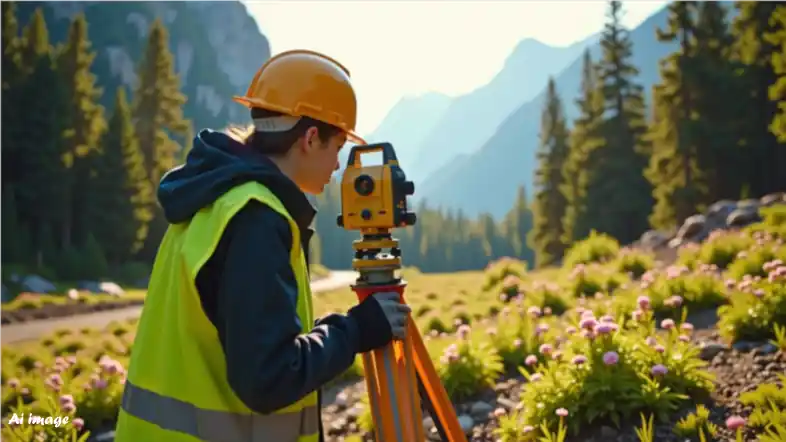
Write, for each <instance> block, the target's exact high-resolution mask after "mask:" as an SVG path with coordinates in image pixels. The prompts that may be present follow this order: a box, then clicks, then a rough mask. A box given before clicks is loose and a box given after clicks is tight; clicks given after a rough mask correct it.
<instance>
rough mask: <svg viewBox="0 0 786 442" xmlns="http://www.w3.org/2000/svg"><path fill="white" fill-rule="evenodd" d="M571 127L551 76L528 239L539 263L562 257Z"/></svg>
mask: <svg viewBox="0 0 786 442" xmlns="http://www.w3.org/2000/svg"><path fill="white" fill-rule="evenodd" d="M568 137H569V133H568V129H567V123H566V121H565V114H564V110H563V108H562V102H561V100H560V97H559V94H558V93H557V88H556V85H555V84H554V79H553V78H549V83H548V87H547V90H546V101H545V105H544V109H543V113H542V115H541V130H540V146H539V148H538V153H537V157H538V169H537V171H536V172H535V185H536V186H537V188H538V189H537V193H536V194H535V205H534V210H533V228H532V231H531V232H530V233H529V238H528V242H529V244H530V246H531V247H532V249H533V250H534V251H535V266H536V267H542V266H546V265H551V264H554V263H555V262H556V261H557V260H559V259H560V258H561V257H562V254H563V252H564V251H565V244H564V242H563V241H562V238H563V232H562V218H563V216H564V215H565V209H566V205H567V200H566V198H565V195H564V194H563V193H562V190H561V188H562V187H563V176H562V169H563V167H564V165H565V161H566V160H567V156H568Z"/></svg>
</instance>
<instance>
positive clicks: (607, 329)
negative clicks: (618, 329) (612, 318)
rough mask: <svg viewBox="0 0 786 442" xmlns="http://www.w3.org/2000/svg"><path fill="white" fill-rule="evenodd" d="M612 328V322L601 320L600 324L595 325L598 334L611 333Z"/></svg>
mask: <svg viewBox="0 0 786 442" xmlns="http://www.w3.org/2000/svg"><path fill="white" fill-rule="evenodd" d="M612 328H613V327H612V324H608V323H603V322H601V323H600V324H598V325H597V327H595V333H597V334H599V335H605V334H608V333H611V330H612Z"/></svg>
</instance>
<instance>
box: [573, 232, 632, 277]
mask: <svg viewBox="0 0 786 442" xmlns="http://www.w3.org/2000/svg"><path fill="white" fill-rule="evenodd" d="M619 251H620V244H619V242H618V241H617V240H616V239H615V238H614V237H612V236H609V235H607V234H605V233H598V232H596V231H594V230H593V231H591V232H590V234H589V236H588V237H587V238H584V239H582V240H580V241H577V242H575V243H574V244H573V245H572V246H571V247H570V249H568V251H567V252H566V253H565V259H564V261H563V265H564V267H565V268H568V269H572V268H574V267H576V266H577V265H579V264H590V263H603V262H607V261H610V260H611V259H613V258H614V257H616V256H617V254H618V253H619Z"/></svg>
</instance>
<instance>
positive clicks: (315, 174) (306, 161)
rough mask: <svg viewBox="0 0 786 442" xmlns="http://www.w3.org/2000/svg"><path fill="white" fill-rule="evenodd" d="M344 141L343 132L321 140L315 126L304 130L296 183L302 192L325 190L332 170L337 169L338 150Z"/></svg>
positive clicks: (317, 193) (315, 192)
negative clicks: (325, 140)
mask: <svg viewBox="0 0 786 442" xmlns="http://www.w3.org/2000/svg"><path fill="white" fill-rule="evenodd" d="M346 141H347V136H346V134H343V133H341V134H338V135H335V136H333V137H331V138H330V139H329V140H327V142H323V141H322V140H321V139H320V138H319V133H318V130H317V128H316V127H311V128H309V129H308V130H307V131H306V134H305V136H304V137H303V139H302V143H303V144H302V145H301V148H302V153H303V155H302V156H301V159H300V161H298V163H299V165H298V166H299V167H298V169H299V172H300V173H299V174H298V175H299V179H298V181H299V183H298V185H299V186H300V188H301V190H303V192H306V193H310V194H312V195H319V194H320V193H322V192H323V191H324V190H325V186H326V185H327V184H328V183H329V182H330V178H331V176H332V175H333V172H335V171H336V170H338V169H339V163H338V152H339V151H340V150H341V147H342V146H344V143H346Z"/></svg>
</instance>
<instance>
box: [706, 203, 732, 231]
mask: <svg viewBox="0 0 786 442" xmlns="http://www.w3.org/2000/svg"><path fill="white" fill-rule="evenodd" d="M736 209H737V203H736V202H735V201H730V200H721V201H718V202H716V203H715V204H713V205H711V206H710V207H708V208H707V213H706V215H705V216H706V218H707V224H709V225H711V227H712V228H719V227H725V226H726V218H728V217H729V215H730V214H731V213H732V212H734V210H736Z"/></svg>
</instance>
